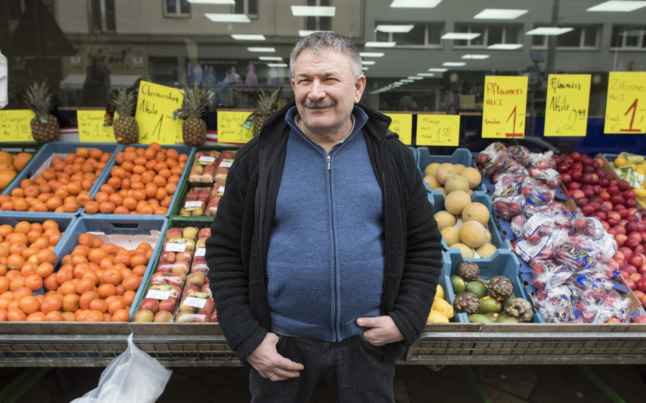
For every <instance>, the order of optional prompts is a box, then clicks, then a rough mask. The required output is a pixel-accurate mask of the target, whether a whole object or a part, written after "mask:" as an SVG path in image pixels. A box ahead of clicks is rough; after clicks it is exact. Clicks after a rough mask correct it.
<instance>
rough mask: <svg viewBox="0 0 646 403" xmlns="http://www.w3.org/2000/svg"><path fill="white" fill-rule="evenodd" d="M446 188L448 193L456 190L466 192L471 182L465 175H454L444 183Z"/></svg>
mask: <svg viewBox="0 0 646 403" xmlns="http://www.w3.org/2000/svg"><path fill="white" fill-rule="evenodd" d="M444 189H445V190H446V193H447V194H449V193H451V192H454V191H456V190H464V191H465V192H466V191H467V190H469V182H468V181H467V178H465V177H464V176H461V175H453V176H451V177H450V178H449V179H447V180H446V182H445V183H444Z"/></svg>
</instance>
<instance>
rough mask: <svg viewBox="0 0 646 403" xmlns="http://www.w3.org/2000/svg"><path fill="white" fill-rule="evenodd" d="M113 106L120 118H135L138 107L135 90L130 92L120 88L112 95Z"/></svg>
mask: <svg viewBox="0 0 646 403" xmlns="http://www.w3.org/2000/svg"><path fill="white" fill-rule="evenodd" d="M111 103H112V105H114V107H115V109H116V110H117V113H118V114H119V116H134V114H135V107H136V106H137V96H136V92H135V90H132V91H128V90H127V89H125V88H119V89H117V90H116V91H115V92H113V93H112V101H111Z"/></svg>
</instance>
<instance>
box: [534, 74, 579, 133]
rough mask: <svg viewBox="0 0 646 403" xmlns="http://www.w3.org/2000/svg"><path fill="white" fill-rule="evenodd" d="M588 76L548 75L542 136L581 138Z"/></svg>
mask: <svg viewBox="0 0 646 403" xmlns="http://www.w3.org/2000/svg"><path fill="white" fill-rule="evenodd" d="M589 104H590V74H550V75H549V79H548V83H547V102H546V105H545V132H544V136H545V137H584V136H585V134H586V130H587V128H588V105H589Z"/></svg>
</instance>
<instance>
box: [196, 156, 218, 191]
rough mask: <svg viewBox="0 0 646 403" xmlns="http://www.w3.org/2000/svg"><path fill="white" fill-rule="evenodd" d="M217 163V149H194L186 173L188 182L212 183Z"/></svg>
mask: <svg viewBox="0 0 646 403" xmlns="http://www.w3.org/2000/svg"><path fill="white" fill-rule="evenodd" d="M219 163H220V152H219V151H215V150H209V151H196V152H195V157H194V159H193V165H191V170H190V171H189V173H188V181H189V183H190V184H192V185H197V186H204V185H209V184H212V183H213V182H215V171H216V170H217V168H218V164H219Z"/></svg>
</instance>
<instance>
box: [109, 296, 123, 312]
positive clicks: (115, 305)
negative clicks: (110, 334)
mask: <svg viewBox="0 0 646 403" xmlns="http://www.w3.org/2000/svg"><path fill="white" fill-rule="evenodd" d="M125 307H126V304H125V303H124V302H123V300H121V299H118V300H114V301H112V302H111V303H110V304H109V305H108V312H110V314H111V315H114V314H115V312H117V311H118V310H119V309H124V308H125Z"/></svg>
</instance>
